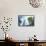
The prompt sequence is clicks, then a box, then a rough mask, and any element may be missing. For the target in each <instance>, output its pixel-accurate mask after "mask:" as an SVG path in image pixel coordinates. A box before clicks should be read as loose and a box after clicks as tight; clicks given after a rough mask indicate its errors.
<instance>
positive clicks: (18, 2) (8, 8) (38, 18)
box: [0, 0, 46, 40]
mask: <svg viewBox="0 0 46 46" xmlns="http://www.w3.org/2000/svg"><path fill="white" fill-rule="evenodd" d="M18 15H34V16H35V26H34V27H19V26H18ZM45 15H46V8H44V7H40V8H33V7H31V6H30V4H29V1H28V0H0V16H1V17H4V16H6V17H12V18H13V22H12V26H11V29H10V31H8V33H10V34H11V35H12V36H13V37H14V38H16V39H17V40H27V39H29V37H32V36H33V35H34V34H36V35H37V39H39V40H45V39H46V38H45V34H46V33H45V27H46V26H45V21H46V20H45ZM0 19H1V18H0ZM0 35H2V31H0ZM2 38H3V39H4V37H2V36H0V39H2Z"/></svg>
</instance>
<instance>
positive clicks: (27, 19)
mask: <svg viewBox="0 0 46 46" xmlns="http://www.w3.org/2000/svg"><path fill="white" fill-rule="evenodd" d="M18 26H34V15H18Z"/></svg>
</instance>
